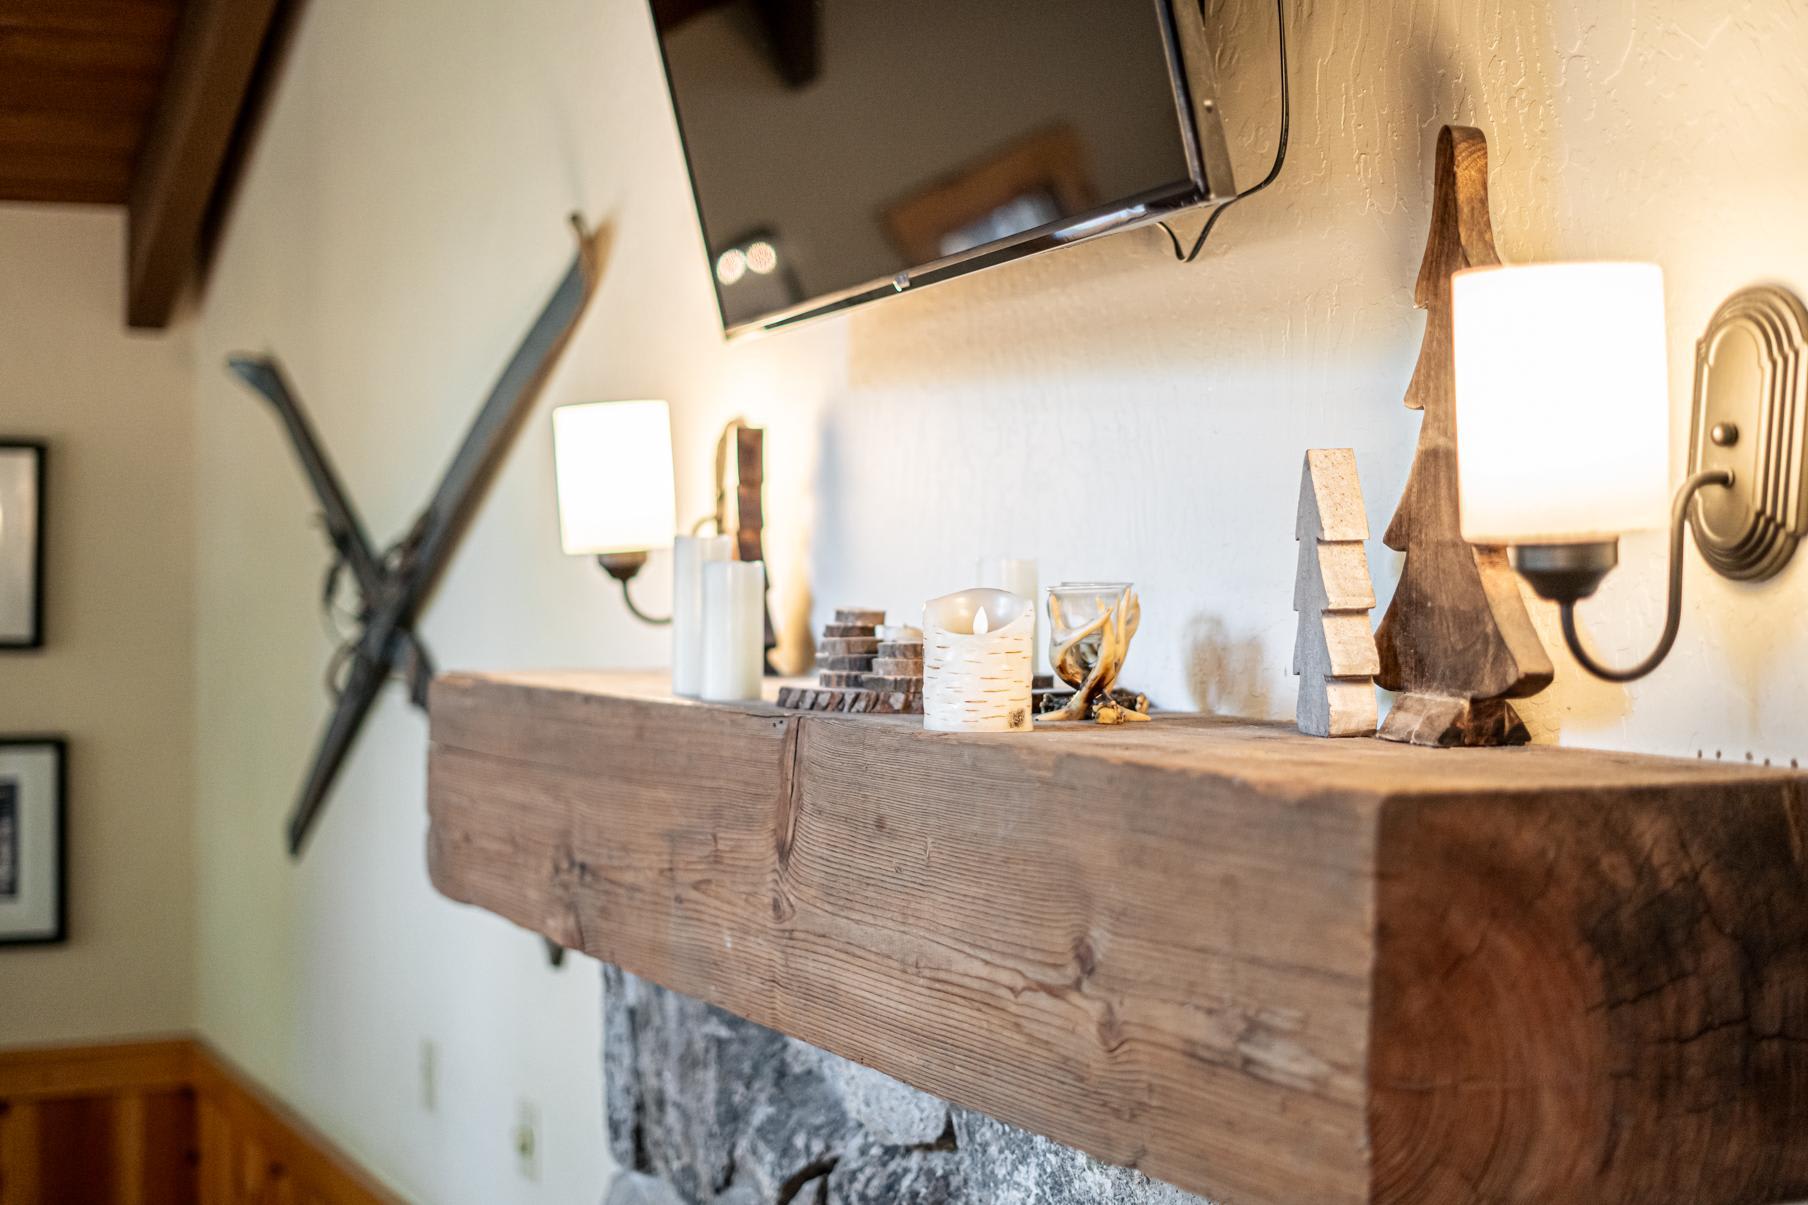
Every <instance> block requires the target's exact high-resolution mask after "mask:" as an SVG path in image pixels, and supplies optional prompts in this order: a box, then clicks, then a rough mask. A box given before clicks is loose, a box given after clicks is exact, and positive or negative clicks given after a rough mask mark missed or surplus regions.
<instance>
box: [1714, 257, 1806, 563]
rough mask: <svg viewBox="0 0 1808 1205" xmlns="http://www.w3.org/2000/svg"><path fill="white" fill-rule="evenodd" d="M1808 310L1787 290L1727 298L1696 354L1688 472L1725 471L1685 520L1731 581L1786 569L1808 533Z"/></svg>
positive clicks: (1763, 289)
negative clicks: (1722, 482)
mask: <svg viewBox="0 0 1808 1205" xmlns="http://www.w3.org/2000/svg"><path fill="white" fill-rule="evenodd" d="M1805 352H1808V309H1804V308H1803V306H1802V302H1801V300H1800V299H1799V298H1798V297H1796V295H1795V294H1794V293H1791V292H1790V291H1789V290H1787V289H1783V288H1779V287H1776V286H1772V285H1757V286H1754V287H1752V288H1748V289H1741V290H1740V291H1739V292H1737V293H1735V294H1733V295H1732V296H1731V297H1729V298H1727V300H1726V302H1725V304H1723V305H1722V306H1721V307H1720V309H1719V310H1718V311H1716V312H1715V314H1714V317H1713V320H1712V321H1710V322H1709V323H1708V328H1707V331H1706V333H1705V334H1703V335H1702V337H1701V341H1700V342H1699V343H1698V344H1697V345H1696V349H1695V411H1694V416H1693V422H1692V426H1691V430H1690V440H1689V448H1690V451H1689V472H1690V473H1691V474H1694V473H1700V472H1703V471H1706V470H1711V469H1727V470H1731V472H1732V474H1733V484H1732V487H1731V488H1729V489H1715V490H1705V491H1703V492H1701V493H1700V494H1698V495H1697V496H1696V499H1695V502H1694V505H1693V506H1692V507H1691V508H1690V512H1689V523H1690V525H1691V526H1692V527H1693V528H1694V530H1695V544H1696V546H1697V547H1698V548H1700V549H1701V554H1702V556H1703V557H1705V558H1707V561H1708V563H1709V564H1710V565H1712V566H1713V567H1714V568H1715V569H1716V570H1717V571H1719V572H1720V573H1722V574H1724V575H1725V576H1727V577H1732V578H1743V579H1747V580H1762V579H1764V578H1767V577H1771V576H1773V575H1774V574H1776V573H1777V572H1778V571H1779V570H1781V569H1782V568H1783V566H1784V565H1786V564H1788V563H1789V558H1790V556H1791V555H1792V554H1793V553H1794V552H1795V546H1796V542H1797V541H1798V540H1800V539H1801V537H1802V535H1803V533H1804V531H1805V530H1808V497H1804V491H1803V464H1802V461H1803V459H1804V456H1805V455H1808V355H1805Z"/></svg>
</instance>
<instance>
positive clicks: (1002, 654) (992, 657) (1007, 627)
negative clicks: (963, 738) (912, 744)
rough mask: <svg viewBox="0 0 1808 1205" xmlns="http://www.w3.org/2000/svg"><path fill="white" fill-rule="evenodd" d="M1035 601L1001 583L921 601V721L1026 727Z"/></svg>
mask: <svg viewBox="0 0 1808 1205" xmlns="http://www.w3.org/2000/svg"><path fill="white" fill-rule="evenodd" d="M1035 638H1036V610H1035V604H1034V603H1033V602H1032V601H1031V600H1030V599H1027V598H1023V597H1021V596H1019V595H1016V594H1011V593H1008V592H1006V591H1004V590H963V591H961V592H960V593H958V594H949V595H945V596H943V597H941V598H937V599H934V600H932V601H930V602H928V603H925V604H924V605H923V727H925V728H927V729H928V730H930V731H931V732H1029V731H1032V730H1033V724H1032V721H1031V711H1032V708H1031V706H1030V656H1031V651H1032V646H1033V643H1034V641H1035Z"/></svg>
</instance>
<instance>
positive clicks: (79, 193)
mask: <svg viewBox="0 0 1808 1205" xmlns="http://www.w3.org/2000/svg"><path fill="white" fill-rule="evenodd" d="M181 14H182V0H0V200H4V201H51V202H75V203H92V204H102V205H123V204H125V202H126V199H127V196H128V195H129V192H130V189H131V186H132V169H133V167H134V166H135V165H136V164H137V162H138V152H139V149H140V148H141V147H142V146H143V145H144V139H145V134H146V132H147V131H148V130H149V129H150V122H151V114H152V113H153V112H154V111H155V108H156V105H157V99H158V96H159V95H160V94H161V92H162V89H163V81H164V77H165V76H166V75H168V73H169V63H170V52H171V49H172V48H173V47H174V45H175V39H176V26H177V23H178V21H179V20H180V18H181Z"/></svg>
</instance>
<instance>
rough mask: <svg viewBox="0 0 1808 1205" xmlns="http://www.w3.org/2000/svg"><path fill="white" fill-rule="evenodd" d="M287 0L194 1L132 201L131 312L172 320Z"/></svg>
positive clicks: (132, 318)
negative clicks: (270, 35) (267, 40)
mask: <svg viewBox="0 0 1808 1205" xmlns="http://www.w3.org/2000/svg"><path fill="white" fill-rule="evenodd" d="M284 2H285V0H186V4H185V5H184V8H183V12H182V22H181V26H180V28H179V29H178V31H177V34H176V39H175V43H174V46H173V49H172V51H171V60H170V67H169V72H168V75H167V77H166V78H165V80H164V84H163V88H162V92H161V95H160V97H159V99H158V102H157V108H156V113H155V116H154V118H153V119H152V122H151V125H150V129H149V130H148V132H147V133H146V135H145V139H144V146H143V150H142V152H141V154H140V156H139V159H138V163H137V168H136V170H135V172H134V175H133V180H132V188H131V195H130V198H129V203H128V216H129V219H130V221H129V225H128V232H129V237H128V248H127V256H126V261H127V262H126V321H127V322H128V323H129V324H130V325H131V326H134V327H150V328H160V327H163V326H165V325H167V324H168V323H169V320H170V316H171V314H172V312H173V311H174V309H175V305H176V301H177V299H178V296H179V294H180V292H181V290H182V287H183V286H184V285H185V284H187V282H188V280H189V278H190V276H191V275H192V274H193V272H194V270H195V265H196V262H197V260H198V258H199V255H200V240H201V233H202V227H203V223H204V221H205V219H206V217H207V211H208V207H209V206H210V204H212V202H213V200H214V191H215V186H216V184H217V183H218V181H219V179H220V173H221V171H222V169H223V168H224V167H225V165H226V161H227V155H228V152H229V151H230V150H231V147H232V140H233V134H234V131H235V130H237V128H238V126H239V120H240V116H241V114H242V113H243V112H244V110H245V106H246V100H247V97H248V95H249V94H250V93H251V92H252V90H253V86H254V82H255V79H256V74H257V70H258V64H259V61H260V58H261V56H262V55H263V52H264V47H265V41H266V38H267V37H268V35H269V33H270V31H271V29H272V27H273V25H274V23H275V21H276V19H277V16H278V13H279V11H280V10H281V8H282V6H283V3H284Z"/></svg>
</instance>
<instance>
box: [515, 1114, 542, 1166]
mask: <svg viewBox="0 0 1808 1205" xmlns="http://www.w3.org/2000/svg"><path fill="white" fill-rule="evenodd" d="M515 1170H516V1171H517V1172H519V1173H521V1178H522V1179H523V1180H533V1181H538V1180H539V1179H540V1110H539V1109H538V1108H536V1107H535V1106H534V1102H533V1101H531V1100H523V1101H521V1102H520V1103H518V1104H517V1105H516V1106H515Z"/></svg>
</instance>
